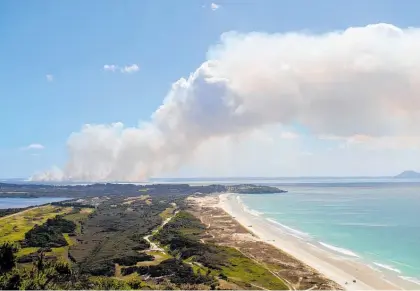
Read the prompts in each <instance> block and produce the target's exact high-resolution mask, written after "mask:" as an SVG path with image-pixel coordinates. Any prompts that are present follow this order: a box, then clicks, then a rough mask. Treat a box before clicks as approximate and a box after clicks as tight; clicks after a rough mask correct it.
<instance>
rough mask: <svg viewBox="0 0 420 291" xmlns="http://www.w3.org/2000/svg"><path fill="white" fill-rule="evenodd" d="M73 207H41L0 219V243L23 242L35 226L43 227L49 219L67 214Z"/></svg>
mask: <svg viewBox="0 0 420 291" xmlns="http://www.w3.org/2000/svg"><path fill="white" fill-rule="evenodd" d="M71 210H72V207H57V206H51V205H46V206H41V207H37V208H34V209H30V210H27V211H24V212H22V213H18V214H16V215H13V216H8V217H4V218H1V219H0V243H4V242H7V241H9V242H15V241H19V240H23V239H24V238H25V233H26V232H27V231H29V230H30V229H32V228H33V227H34V226H35V224H38V225H41V224H43V223H44V222H45V221H47V219H49V218H54V217H55V216H57V215H59V214H66V213H69V212H70V211H71Z"/></svg>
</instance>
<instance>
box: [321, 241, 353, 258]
mask: <svg viewBox="0 0 420 291" xmlns="http://www.w3.org/2000/svg"><path fill="white" fill-rule="evenodd" d="M319 244H320V245H322V246H323V247H326V248H327V249H330V250H333V251H334V252H337V253H340V254H343V255H346V256H350V257H355V258H360V256H359V255H358V254H356V253H354V252H352V251H350V250H348V249H344V248H339V247H336V246H332V245H329V244H326V243H323V242H319Z"/></svg>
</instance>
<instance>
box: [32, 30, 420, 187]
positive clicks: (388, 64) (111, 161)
mask: <svg viewBox="0 0 420 291" xmlns="http://www.w3.org/2000/svg"><path fill="white" fill-rule="evenodd" d="M419 51H420V29H417V28H410V29H400V28H397V27H395V26H392V25H389V24H375V25H368V26H366V27H354V28H349V29H347V30H345V31H339V32H330V33H324V34H305V33H297V32H296V33H295V32H291V33H284V34H267V33H246V34H241V33H234V32H231V33H226V34H223V35H222V37H221V41H220V43H219V44H218V45H216V46H214V47H212V48H210V50H209V52H208V56H207V59H208V60H207V61H206V62H204V63H203V64H202V65H201V66H200V67H199V68H198V69H197V70H196V71H195V72H193V73H192V74H191V75H190V76H189V78H188V79H184V78H181V79H179V80H178V81H177V82H175V83H174V84H173V85H172V88H171V89H170V91H169V93H168V94H167V96H166V98H165V99H164V101H163V103H162V105H161V106H160V107H159V108H158V109H157V110H156V111H155V112H154V113H153V115H152V117H151V120H150V122H148V123H145V124H143V125H141V126H139V127H131V128H130V127H124V125H123V124H122V123H113V124H99V125H85V126H84V127H83V128H82V129H81V130H80V131H79V132H75V133H72V134H71V135H70V137H69V139H68V144H67V147H68V162H67V164H66V165H65V167H64V168H63V169H62V170H60V169H55V170H52V171H47V172H44V173H40V174H37V175H35V176H33V177H32V179H33V180H77V181H139V180H143V179H144V178H145V177H149V176H152V175H157V174H159V173H161V172H162V171H167V170H174V169H177V168H178V167H180V166H181V165H182V164H184V163H185V162H186V161H187V160H188V159H189V157H191V155H192V153H193V152H194V151H195V149H197V148H198V147H199V146H200V145H202V144H203V143H205V142H206V141H208V140H209V139H211V138H217V137H225V136H235V135H238V134H242V135H243V134H247V133H248V132H250V131H252V130H254V129H258V128H261V127H263V126H266V125H273V124H283V125H293V124H299V125H301V126H303V127H305V128H306V129H308V130H309V131H310V132H311V133H313V134H315V135H318V136H324V137H328V138H341V139H353V140H354V139H362V140H363V139H387V138H388V139H389V138H410V139H414V140H415V141H416V142H417V141H418V140H420V138H418V137H419V134H420V127H419V126H418V124H419V121H420V97H419V96H420V54H419V53H418V52H419ZM418 144H420V142H418Z"/></svg>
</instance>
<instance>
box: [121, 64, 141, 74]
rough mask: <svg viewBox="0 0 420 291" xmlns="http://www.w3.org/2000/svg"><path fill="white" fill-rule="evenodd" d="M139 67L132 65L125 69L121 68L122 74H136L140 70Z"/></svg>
mask: <svg viewBox="0 0 420 291" xmlns="http://www.w3.org/2000/svg"><path fill="white" fill-rule="evenodd" d="M139 69H140V68H139V66H138V65H136V64H132V65H131V66H125V67H124V68H121V72H122V73H134V72H137V71H138V70H139Z"/></svg>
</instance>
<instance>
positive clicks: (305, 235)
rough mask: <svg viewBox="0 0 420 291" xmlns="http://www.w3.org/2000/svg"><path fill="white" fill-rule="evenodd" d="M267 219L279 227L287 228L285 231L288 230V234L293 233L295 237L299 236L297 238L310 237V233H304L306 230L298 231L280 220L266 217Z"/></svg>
mask: <svg viewBox="0 0 420 291" xmlns="http://www.w3.org/2000/svg"><path fill="white" fill-rule="evenodd" d="M267 220H268V221H270V222H271V223H274V224H276V225H278V226H280V227H281V228H283V229H285V230H287V232H288V233H289V234H290V235H293V236H295V237H297V238H299V239H303V238H309V237H310V235H309V234H308V233H306V232H302V231H299V230H296V229H294V228H291V227H289V226H287V225H284V224H282V223H280V222H278V221H275V220H274V219H271V218H267Z"/></svg>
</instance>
